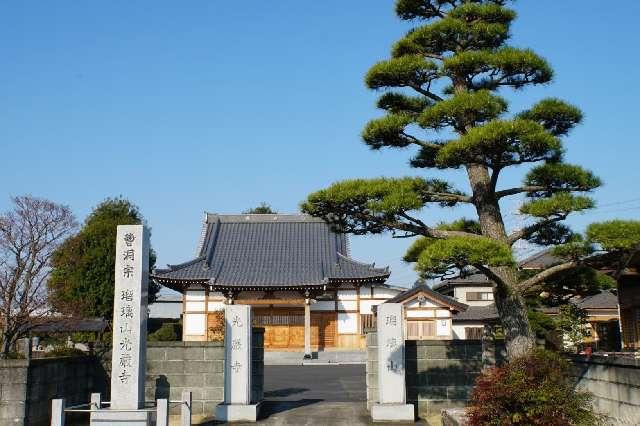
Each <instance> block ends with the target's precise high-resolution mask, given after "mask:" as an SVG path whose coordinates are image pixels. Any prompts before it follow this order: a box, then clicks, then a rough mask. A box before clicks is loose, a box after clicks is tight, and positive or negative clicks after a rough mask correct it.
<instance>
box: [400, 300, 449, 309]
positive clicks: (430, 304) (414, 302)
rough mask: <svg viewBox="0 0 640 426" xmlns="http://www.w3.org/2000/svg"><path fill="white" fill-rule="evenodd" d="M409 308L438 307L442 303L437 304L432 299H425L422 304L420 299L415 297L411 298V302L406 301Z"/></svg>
mask: <svg viewBox="0 0 640 426" xmlns="http://www.w3.org/2000/svg"><path fill="white" fill-rule="evenodd" d="M404 306H405V307H407V308H420V307H422V308H438V307H440V306H441V305H437V304H435V303H433V302H432V301H431V300H425V301H424V302H422V305H421V304H420V301H419V300H418V299H413V300H410V301H409V302H407V303H405V305H404Z"/></svg>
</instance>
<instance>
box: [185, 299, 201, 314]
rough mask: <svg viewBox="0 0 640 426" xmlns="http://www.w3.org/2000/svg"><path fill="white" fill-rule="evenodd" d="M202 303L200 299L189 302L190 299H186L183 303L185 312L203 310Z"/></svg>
mask: <svg viewBox="0 0 640 426" xmlns="http://www.w3.org/2000/svg"><path fill="white" fill-rule="evenodd" d="M204 304H205V302H204V301H202V302H190V301H187V302H185V304H184V310H185V311H186V312H204V311H205V309H204Z"/></svg>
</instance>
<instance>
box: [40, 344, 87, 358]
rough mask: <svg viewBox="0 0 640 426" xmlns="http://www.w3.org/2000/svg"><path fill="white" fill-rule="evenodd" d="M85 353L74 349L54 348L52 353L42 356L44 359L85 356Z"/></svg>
mask: <svg viewBox="0 0 640 426" xmlns="http://www.w3.org/2000/svg"><path fill="white" fill-rule="evenodd" d="M85 355H86V353H85V352H83V351H81V350H80V349H76V348H67V347H66V346H58V347H55V348H54V349H53V350H52V351H50V352H46V353H45V354H44V357H45V358H58V357H63V356H85Z"/></svg>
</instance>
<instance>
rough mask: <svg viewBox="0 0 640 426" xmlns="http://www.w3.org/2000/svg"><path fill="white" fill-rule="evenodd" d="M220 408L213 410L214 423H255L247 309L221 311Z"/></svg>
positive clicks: (249, 309) (258, 404)
mask: <svg viewBox="0 0 640 426" xmlns="http://www.w3.org/2000/svg"><path fill="white" fill-rule="evenodd" d="M224 311H225V312H224V323H225V331H224V354H225V358H224V365H225V369H224V404H219V405H217V406H216V410H215V417H216V420H221V421H225V422H234V421H236V422H239V421H244V422H255V421H256V420H257V418H258V411H259V409H260V402H258V401H256V403H253V404H252V402H253V401H251V327H252V324H251V306H249V305H227V306H225V309H224Z"/></svg>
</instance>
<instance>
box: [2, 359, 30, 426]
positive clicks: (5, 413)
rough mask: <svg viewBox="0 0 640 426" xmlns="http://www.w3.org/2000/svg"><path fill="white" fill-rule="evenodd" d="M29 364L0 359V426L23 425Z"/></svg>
mask: <svg viewBox="0 0 640 426" xmlns="http://www.w3.org/2000/svg"><path fill="white" fill-rule="evenodd" d="M28 369H29V362H28V361H26V360H22V359H6V360H5V359H0V425H8V424H23V423H24V418H25V415H26V400H27V377H28Z"/></svg>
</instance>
